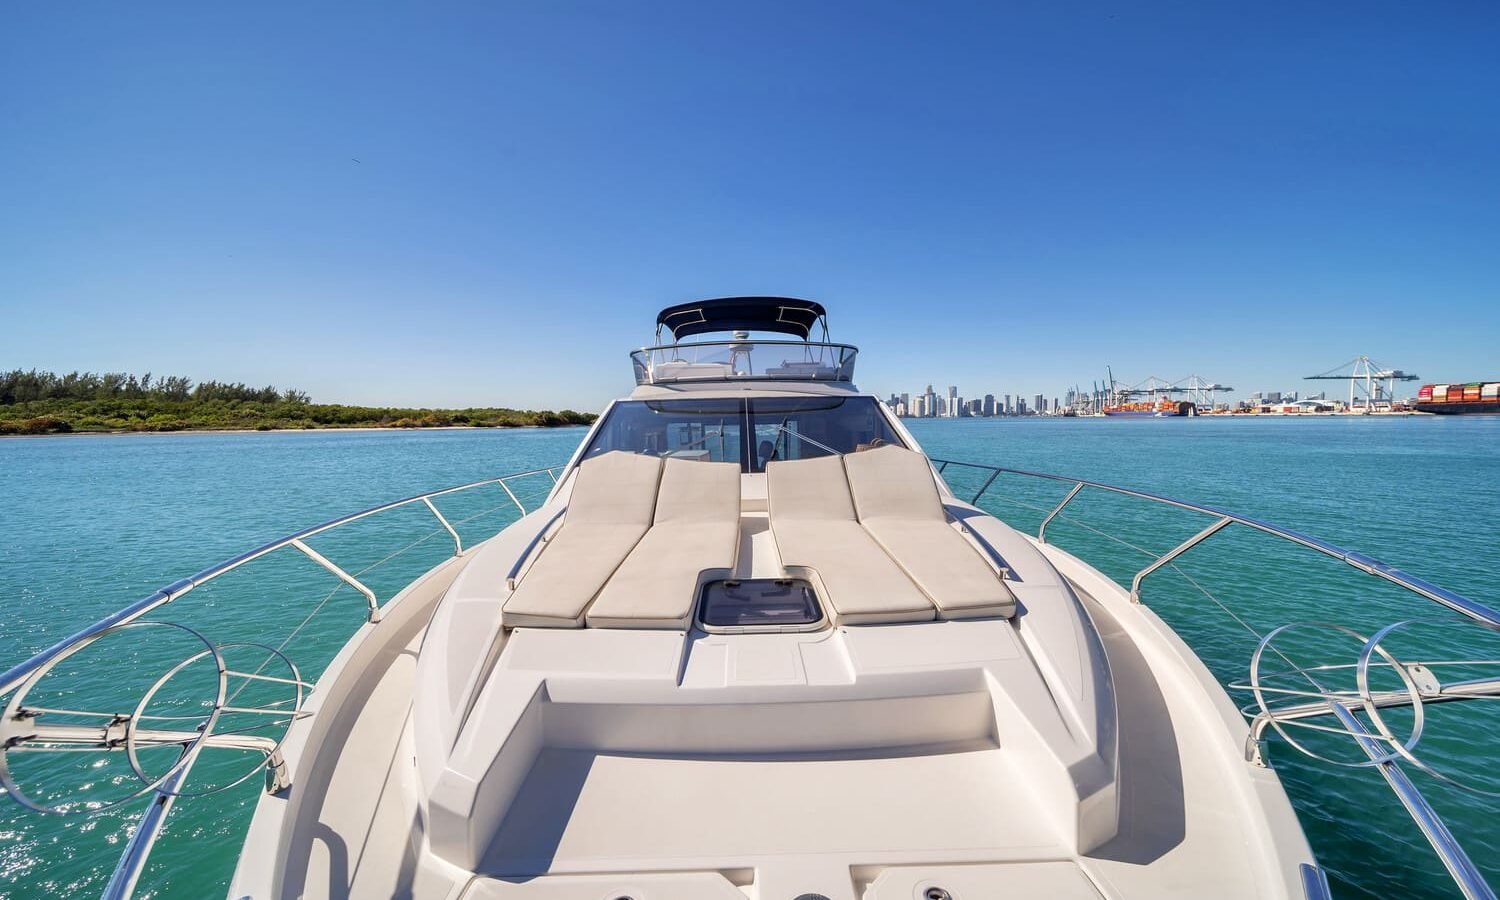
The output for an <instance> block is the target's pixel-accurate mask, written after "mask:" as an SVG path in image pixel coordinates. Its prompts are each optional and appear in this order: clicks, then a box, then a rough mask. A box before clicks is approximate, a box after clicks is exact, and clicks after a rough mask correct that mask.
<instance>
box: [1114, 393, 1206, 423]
mask: <svg viewBox="0 0 1500 900" xmlns="http://www.w3.org/2000/svg"><path fill="white" fill-rule="evenodd" d="M1104 414H1105V415H1106V416H1134V417H1136V418H1155V419H1166V418H1171V417H1173V416H1196V415H1197V414H1198V407H1197V405H1196V404H1194V403H1192V402H1190V401H1187V400H1173V399H1171V398H1169V397H1163V398H1161V399H1159V400H1151V401H1144V402H1134V403H1116V404H1114V405H1113V406H1106V407H1104Z"/></svg>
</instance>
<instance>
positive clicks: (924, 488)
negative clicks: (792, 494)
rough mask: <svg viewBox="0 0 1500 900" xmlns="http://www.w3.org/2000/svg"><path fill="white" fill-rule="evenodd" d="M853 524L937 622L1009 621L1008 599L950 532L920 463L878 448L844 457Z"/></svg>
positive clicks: (917, 457)
mask: <svg viewBox="0 0 1500 900" xmlns="http://www.w3.org/2000/svg"><path fill="white" fill-rule="evenodd" d="M844 469H845V471H846V472H848V475H849V490H850V492H851V493H852V495H853V497H854V506H855V509H856V511H857V512H858V514H859V521H860V524H861V525H863V526H864V527H865V530H866V531H868V532H869V533H870V534H871V535H872V536H873V537H874V538H875V540H876V541H878V542H879V543H880V546H882V547H884V548H885V550H886V552H887V553H889V554H890V555H891V557H892V558H893V559H894V560H895V561H896V562H897V563H898V564H899V565H900V566H901V568H902V569H903V570H905V572H906V574H908V575H910V576H911V578H912V580H913V581H915V582H916V583H917V586H918V587H920V588H921V589H922V592H923V593H924V594H926V595H927V596H928V597H929V598H930V599H931V600H932V602H933V603H934V604H936V606H937V608H938V610H939V611H940V612H941V614H942V616H943V617H944V618H947V619H961V618H971V617H976V616H1010V615H1014V614H1015V611H1016V601H1015V597H1014V596H1012V595H1011V592H1010V589H1009V588H1008V587H1006V585H1005V582H1003V581H1001V580H1000V578H999V576H998V574H997V573H996V572H995V570H994V569H993V568H992V567H991V566H990V564H989V563H988V562H986V561H985V560H984V557H982V556H980V555H979V551H978V550H977V549H976V548H975V547H974V546H973V545H971V544H970V543H969V542H968V541H967V540H965V539H964V537H963V535H961V534H959V533H958V531H956V530H955V529H954V528H953V527H952V526H951V525H949V524H948V521H947V516H946V515H945V514H944V512H943V501H942V497H941V496H940V495H939V494H938V490H937V485H936V484H935V483H934V482H933V479H932V468H931V466H930V464H929V463H928V462H927V459H926V457H924V456H922V455H921V454H920V453H916V452H914V451H911V450H907V449H904V448H902V447H881V448H879V449H876V450H869V451H866V452H864V453H851V454H849V455H848V456H845V457H844Z"/></svg>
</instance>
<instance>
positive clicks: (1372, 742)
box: [932, 459, 1500, 900]
mask: <svg viewBox="0 0 1500 900" xmlns="http://www.w3.org/2000/svg"><path fill="white" fill-rule="evenodd" d="M932 462H933V464H934V465H935V466H936V467H937V471H938V473H939V474H940V475H943V474H944V473H945V472H946V471H947V470H948V468H949V467H950V466H959V467H963V468H965V469H969V470H975V471H977V472H978V473H979V477H981V478H982V479H983V480H982V482H981V483H980V485H979V488H978V490H976V491H974V492H973V493H972V494H971V495H970V496H969V497H967V498H966V499H967V501H968V502H969V503H970V504H971V505H976V506H977V505H978V504H979V503H980V501H981V500H982V499H984V497H985V496H986V495H987V494H988V493H989V492H990V491H991V489H992V488H993V487H994V486H995V484H996V483H997V481H998V480H999V479H1000V478H1001V476H1004V475H1013V476H1017V477H1020V478H1027V479H1037V480H1042V481H1047V482H1054V483H1060V484H1066V485H1068V486H1069V487H1068V491H1067V493H1066V495H1065V496H1064V497H1063V498H1062V500H1061V502H1058V503H1057V504H1056V505H1055V506H1052V507H1051V508H1050V509H1041V510H1040V511H1042V512H1045V517H1044V518H1043V519H1042V521H1041V524H1040V526H1039V527H1038V528H1037V531H1036V535H1035V536H1036V539H1037V541H1038V542H1040V543H1043V544H1045V543H1047V526H1048V525H1050V524H1052V523H1053V522H1054V521H1055V520H1057V519H1058V517H1059V515H1060V514H1061V513H1062V512H1063V510H1064V509H1066V508H1067V507H1068V506H1069V505H1070V504H1071V503H1073V501H1074V500H1076V499H1077V498H1078V496H1079V495H1080V494H1082V493H1083V492H1084V491H1097V492H1103V493H1108V494H1114V495H1118V496H1123V497H1130V498H1134V499H1138V500H1143V501H1146V502H1149V503H1153V504H1161V505H1165V506H1168V507H1174V508H1177V509H1182V510H1187V511H1189V512H1194V513H1200V514H1202V515H1205V516H1210V517H1212V521H1211V522H1210V523H1209V524H1208V525H1207V526H1206V527H1205V528H1203V529H1202V530H1201V531H1199V532H1197V533H1196V534H1194V535H1193V536H1192V537H1189V538H1188V539H1187V540H1185V541H1183V542H1181V543H1180V544H1178V545H1177V546H1175V547H1173V548H1172V549H1170V550H1168V551H1167V552H1165V553H1162V554H1159V555H1156V556H1155V558H1154V559H1153V560H1152V561H1151V562H1149V563H1148V564H1147V565H1145V566H1144V567H1142V568H1140V569H1139V570H1137V571H1136V572H1135V573H1134V576H1133V577H1132V578H1131V582H1130V595H1129V596H1130V600H1131V602H1133V603H1141V602H1142V599H1141V587H1142V582H1144V581H1145V579H1146V578H1148V577H1149V576H1150V575H1151V574H1152V573H1155V572H1158V571H1160V570H1161V569H1163V568H1165V567H1167V566H1172V565H1173V564H1174V563H1176V562H1177V561H1178V560H1179V559H1180V558H1181V557H1182V556H1183V554H1185V553H1187V552H1188V551H1189V550H1192V549H1193V548H1194V547H1197V546H1199V545H1201V544H1203V543H1204V542H1205V541H1207V540H1209V539H1210V538H1212V537H1213V536H1214V535H1216V534H1219V533H1221V532H1223V531H1224V530H1225V529H1227V528H1229V527H1230V526H1232V525H1238V526H1242V527H1244V528H1248V529H1253V530H1254V531H1258V532H1261V533H1264V534H1267V535H1270V536H1272V537H1274V538H1278V539H1280V540H1283V541H1287V542H1289V543H1291V544H1295V545H1297V546H1301V547H1305V548H1307V549H1309V550H1313V551H1315V552H1317V553H1321V554H1323V555H1325V556H1328V557H1331V558H1333V559H1336V560H1339V561H1341V562H1344V563H1346V564H1348V565H1350V566H1352V567H1354V568H1355V569H1358V570H1359V571H1361V572H1365V573H1368V574H1370V575H1373V576H1375V577H1377V578H1379V579H1381V580H1383V581H1385V582H1388V583H1390V584H1392V585H1395V586H1396V587H1399V588H1402V589H1404V590H1406V591H1409V592H1410V593H1412V594H1415V595H1417V596H1419V597H1422V598H1424V599H1426V600H1430V601H1432V602H1434V603H1437V604H1440V605H1442V606H1444V607H1447V608H1448V609H1451V610H1453V611H1455V612H1457V613H1459V614H1460V615H1462V616H1464V617H1465V618H1467V619H1468V620H1471V621H1472V622H1475V623H1477V624H1479V625H1480V626H1483V627H1485V628H1487V629H1491V630H1497V631H1500V612H1497V611H1496V610H1494V609H1493V608H1491V607H1489V606H1487V605H1485V604H1483V603H1480V602H1478V601H1475V600H1473V599H1470V598H1468V597H1465V596H1463V595H1462V594H1459V593H1456V592H1454V591H1451V590H1448V589H1447V588H1443V587H1440V586H1438V585H1436V584H1433V583H1431V582H1429V581H1426V580H1424V579H1421V578H1418V577H1416V576H1414V575H1410V574H1408V573H1406V572H1403V571H1401V570H1400V569H1397V568H1395V567H1393V566H1389V565H1387V564H1385V563H1383V562H1381V561H1380V560H1378V559H1375V558H1374V557H1372V556H1369V555H1367V554H1364V553H1360V552H1358V551H1354V550H1349V549H1347V548H1344V547H1340V546H1338V545H1337V544H1333V543H1330V542H1328V541H1324V540H1320V539H1318V538H1314V537H1310V536H1308V535H1305V534H1302V533H1300V532H1297V531H1293V530H1291V529H1289V528H1283V527H1281V526H1279V525H1274V524H1272V523H1270V522H1266V521H1263V520H1260V519H1256V518H1252V517H1250V516H1243V515H1239V514H1237V513H1232V512H1228V511H1226V510H1223V509H1219V508H1217V507H1213V506H1206V505H1203V504H1198V503H1191V502H1188V501H1185V500H1178V499H1174V498H1171V497H1164V496H1160V495H1158V494H1152V493H1149V492H1146V491H1140V490H1134V489H1131V488H1125V487H1119V486H1116V485H1111V484H1104V483H1102V482H1097V481H1090V480H1087V479H1082V478H1073V477H1069V476H1065V475H1054V474H1049V473H1044V472H1033V471H1028V470H1025V469H1013V468H1008V467H1004V466H992V465H986V464H982V463H969V462H960V461H956V460H945V459H933V460H932ZM1107 536H1108V535H1106V537H1107ZM1136 549H1139V548H1136ZM1200 590H1201V588H1200ZM1226 611H1227V610H1226ZM1231 615H1233V613H1231ZM1241 624H1242V625H1243V624H1244V623H1243V621H1241ZM1403 624H1406V623H1397V624H1396V625H1393V626H1389V627H1388V628H1386V629H1382V630H1381V631H1380V632H1378V633H1377V634H1376V635H1375V636H1374V637H1373V638H1370V639H1368V641H1367V642H1366V643H1365V646H1364V648H1363V652H1362V654H1361V658H1360V662H1359V664H1358V668H1359V674H1360V679H1361V686H1362V690H1361V691H1360V692H1353V691H1345V692H1336V691H1328V690H1326V689H1324V688H1323V686H1322V685H1321V684H1319V683H1317V682H1316V681H1313V685H1314V687H1315V688H1316V689H1315V690H1312V691H1288V690H1282V691H1281V693H1282V694H1288V695H1295V696H1296V697H1298V698H1307V697H1313V698H1315V699H1314V700H1313V701H1312V702H1300V700H1299V702H1296V703H1292V704H1288V705H1284V706H1279V707H1270V706H1268V705H1267V703H1266V702H1265V700H1264V697H1263V694H1262V693H1261V692H1263V691H1266V690H1269V689H1267V688H1264V687H1262V686H1259V685H1255V684H1254V682H1255V680H1256V679H1255V675H1256V673H1255V671H1254V669H1253V668H1252V672H1251V681H1252V686H1251V687H1250V688H1248V689H1251V690H1254V691H1255V692H1256V696H1257V700H1258V701H1259V706H1258V711H1256V712H1253V713H1252V712H1249V711H1247V715H1249V716H1250V717H1251V722H1250V736H1249V738H1248V741H1247V748H1246V758H1247V761H1248V762H1249V763H1250V764H1252V765H1261V766H1263V765H1265V764H1266V762H1265V752H1264V751H1265V747H1264V732H1265V730H1266V728H1267V727H1268V726H1269V727H1272V728H1275V729H1276V730H1277V731H1279V732H1282V734H1283V737H1286V733H1285V731H1284V730H1283V726H1285V725H1288V724H1291V723H1292V721H1293V720H1301V719H1306V718H1312V717H1316V716H1331V717H1332V718H1334V719H1336V720H1337V722H1338V726H1339V727H1336V728H1329V727H1323V728H1321V729H1320V730H1323V731H1333V732H1336V733H1340V734H1344V735H1347V736H1349V737H1351V738H1353V739H1354V742H1355V744H1356V745H1357V746H1358V748H1359V750H1360V751H1362V752H1363V754H1364V755H1365V757H1367V761H1366V762H1362V763H1360V764H1359V765H1360V766H1361V767H1368V768H1374V769H1375V770H1376V771H1378V772H1379V773H1380V774H1381V776H1382V777H1383V778H1384V779H1385V781H1386V783H1387V784H1388V785H1389V786H1390V788H1391V790H1392V791H1393V792H1394V793H1395V795H1396V797H1397V798H1398V799H1399V800H1400V802H1401V804H1402V806H1403V807H1405V809H1406V811H1407V812H1408V814H1410V816H1411V817H1412V820H1413V822H1414V823H1415V824H1416V825H1417V827H1418V828H1419V829H1420V830H1421V832H1422V835H1423V836H1424V837H1425V838H1426V839H1427V841H1428V843H1429V844H1431V846H1432V848H1433V850H1434V851H1435V852H1436V853H1437V855H1438V857H1439V859H1440V860H1441V861H1442V863H1443V866H1444V867H1445V868H1446V869H1447V871H1448V873H1449V875H1451V876H1452V878H1453V880H1454V883H1455V885H1456V886H1457V887H1458V889H1459V890H1460V891H1461V892H1462V893H1463V895H1464V896H1465V897H1469V898H1483V900H1493V898H1495V897H1496V894H1495V891H1494V890H1493V889H1492V888H1491V887H1490V885H1489V884H1488V882H1487V881H1486V879H1485V876H1484V874H1483V873H1482V872H1481V871H1480V870H1479V868H1478V867H1477V866H1475V864H1474V862H1473V860H1472V859H1471V858H1470V857H1469V855H1468V853H1467V852H1465V850H1464V849H1463V847H1462V846H1461V844H1460V843H1459V841H1458V839H1457V838H1456V837H1455V836H1454V834H1453V833H1452V832H1451V831H1450V830H1449V828H1448V826H1447V825H1446V824H1445V823H1444V821H1443V819H1442V818H1441V817H1440V816H1439V815H1438V813H1437V811H1436V810H1435V809H1434V808H1433V806H1432V805H1431V804H1430V803H1429V802H1428V801H1427V799H1426V798H1425V797H1424V796H1423V795H1422V793H1421V791H1419V790H1418V789H1417V786H1416V785H1415V784H1414V783H1413V782H1412V779H1411V778H1410V776H1409V775H1408V774H1407V773H1406V771H1405V770H1404V769H1403V768H1402V766H1401V762H1402V761H1405V762H1409V763H1415V764H1416V766H1417V767H1418V768H1421V769H1423V770H1426V771H1428V772H1429V773H1432V774H1438V773H1433V770H1432V769H1431V768H1429V767H1428V766H1426V765H1425V764H1423V763H1422V762H1421V761H1420V760H1418V759H1417V758H1416V757H1415V756H1414V755H1412V754H1411V753H1410V752H1409V750H1410V747H1409V746H1406V747H1402V746H1399V742H1398V741H1395V740H1394V739H1393V738H1392V736H1391V734H1390V733H1389V732H1388V731H1385V726H1384V725H1383V723H1382V722H1381V720H1380V718H1379V714H1378V713H1374V714H1373V716H1371V718H1373V720H1374V722H1375V723H1376V724H1377V725H1378V726H1379V727H1380V728H1381V730H1382V731H1383V732H1384V733H1376V732H1373V731H1371V730H1370V728H1369V727H1368V726H1367V725H1366V724H1365V722H1363V721H1361V720H1360V719H1359V718H1358V717H1357V716H1356V715H1355V712H1356V711H1361V710H1363V711H1370V712H1373V710H1375V709H1378V708H1384V707H1388V706H1396V705H1408V706H1412V705H1415V706H1416V707H1417V709H1418V714H1419V715H1420V706H1421V704H1422V703H1423V702H1426V703H1433V702H1448V701H1453V700H1465V699H1479V698H1490V699H1492V698H1494V697H1497V696H1500V679H1495V678H1478V679H1473V680H1470V681H1464V682H1458V683H1454V684H1448V685H1442V684H1439V683H1438V682H1437V681H1436V679H1435V678H1432V676H1431V675H1430V673H1429V672H1428V671H1426V667H1425V666H1423V665H1420V664H1411V665H1409V666H1403V665H1402V664H1400V663H1399V662H1398V661H1396V660H1394V658H1392V657H1390V655H1389V654H1388V653H1386V652H1385V651H1384V650H1383V649H1382V647H1381V645H1380V640H1381V638H1382V637H1384V636H1385V635H1386V634H1387V633H1388V632H1390V631H1393V630H1395V629H1396V628H1399V627H1400V626H1401V625H1403ZM1246 627H1248V626H1246ZM1335 627H1337V626H1335ZM1281 630H1282V629H1277V631H1278V632H1279V631H1281ZM1343 630H1344V631H1347V632H1348V633H1349V634H1354V632H1352V631H1349V630H1348V629H1343ZM1251 631H1252V632H1254V629H1251ZM1256 636H1257V637H1258V638H1260V644H1259V646H1258V648H1257V651H1256V656H1255V659H1254V663H1258V661H1259V659H1260V656H1261V654H1262V653H1263V652H1266V651H1269V652H1271V653H1277V652H1278V651H1276V649H1275V648H1274V647H1272V646H1271V644H1270V642H1271V641H1272V640H1273V639H1274V638H1275V637H1276V632H1272V633H1271V634H1269V635H1260V634H1258V633H1257V634H1256ZM1357 637H1358V638H1360V639H1361V640H1364V639H1365V636H1364V635H1357ZM1372 656H1379V657H1384V658H1385V659H1386V660H1387V661H1388V664H1389V665H1391V666H1392V667H1394V668H1396V669H1398V670H1399V674H1401V677H1402V679H1403V681H1405V682H1406V685H1407V687H1408V691H1405V692H1372V691H1371V690H1370V689H1369V688H1368V686H1367V685H1365V684H1364V681H1365V678H1366V675H1367V672H1368V669H1369V666H1370V664H1371V657H1372ZM1283 658H1284V657H1283ZM1484 664H1494V663H1493V661H1484ZM1317 668H1319V669H1349V668H1353V667H1351V666H1338V665H1334V666H1319V667H1317ZM1412 673H1420V675H1417V676H1414V675H1413V674H1412ZM1283 674H1285V673H1283ZM1293 674H1296V675H1300V676H1303V677H1308V678H1309V680H1310V681H1311V680H1312V679H1311V678H1310V676H1311V675H1312V674H1314V673H1313V672H1312V671H1311V670H1310V669H1296V668H1295V667H1294V670H1293ZM1226 687H1236V688H1241V687H1244V686H1242V685H1226ZM1396 693H1400V694H1401V696H1395V694H1396ZM1419 721H1420V720H1419ZM1417 731H1418V732H1419V731H1420V727H1418V729H1417ZM1412 741H1413V742H1414V741H1415V736H1414V737H1413V738H1412ZM1292 743H1293V746H1297V747H1298V749H1299V750H1303V752H1308V751H1306V750H1305V749H1304V748H1303V747H1302V746H1301V745H1298V744H1296V743H1295V742H1292ZM1392 745H1397V746H1396V747H1395V749H1394V750H1392ZM1309 755H1313V754H1309ZM1315 758H1321V757H1316V756H1315ZM1439 777H1440V778H1442V776H1441V774H1439ZM1443 780H1445V781H1448V782H1449V783H1450V784H1454V785H1455V786H1458V787H1461V788H1462V787H1464V785H1462V784H1459V783H1458V782H1457V781H1456V780H1454V779H1446V778H1444V779H1443ZM1481 793H1483V792H1481Z"/></svg>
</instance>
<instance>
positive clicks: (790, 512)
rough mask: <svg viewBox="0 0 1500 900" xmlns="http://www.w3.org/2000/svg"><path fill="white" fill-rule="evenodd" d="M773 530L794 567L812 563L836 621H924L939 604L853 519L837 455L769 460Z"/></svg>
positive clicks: (788, 564)
mask: <svg viewBox="0 0 1500 900" xmlns="http://www.w3.org/2000/svg"><path fill="white" fill-rule="evenodd" d="M766 491H767V503H768V508H769V510H770V520H771V534H772V536H773V537H774V538H775V539H776V549H777V551H778V552H779V553H780V554H781V564H782V566H783V567H785V568H787V569H809V570H811V571H812V572H813V573H814V574H815V575H816V576H817V580H818V582H820V585H819V588H820V593H821V594H822V597H823V601H824V602H825V603H826V604H827V605H828V606H829V607H830V609H829V612H830V614H831V615H832V617H833V619H834V621H835V623H839V624H848V625H853V624H859V623H862V622H919V621H922V620H925V619H931V618H932V617H933V608H932V604H931V603H929V602H928V601H927V598H926V597H924V596H922V592H921V591H919V590H917V587H916V585H914V584H912V582H911V579H910V578H908V577H906V575H905V574H904V573H902V571H901V569H900V568H899V567H898V566H897V565H896V564H895V563H894V562H892V561H891V558H890V557H889V556H887V555H886V553H885V551H884V550H882V549H881V548H880V545H879V544H877V543H875V541H874V539H873V538H871V537H870V535H869V533H868V532H866V531H865V530H864V529H863V528H862V527H860V524H859V522H858V521H856V520H855V517H854V503H853V500H852V499H851V498H850V496H849V483H848V481H847V480H846V479H845V476H844V467H843V464H842V463H841V462H840V461H839V458H838V457H837V456H825V457H818V458H815V459H799V460H778V461H774V462H771V463H769V464H767V466H766Z"/></svg>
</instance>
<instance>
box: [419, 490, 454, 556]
mask: <svg viewBox="0 0 1500 900" xmlns="http://www.w3.org/2000/svg"><path fill="white" fill-rule="evenodd" d="M422 502H423V503H425V504H427V508H428V509H430V510H432V514H433V515H435V516H437V520H438V521H439V522H442V523H443V527H444V528H446V529H448V533H449V534H451V535H453V555H454V556H462V555H463V552H464V542H463V541H462V540H460V539H459V537H458V532H456V531H454V530H453V526H452V525H449V524H448V520H447V519H445V518H443V514H442V513H440V512H438V508H437V507H436V506H433V505H432V498H431V497H423V498H422Z"/></svg>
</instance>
